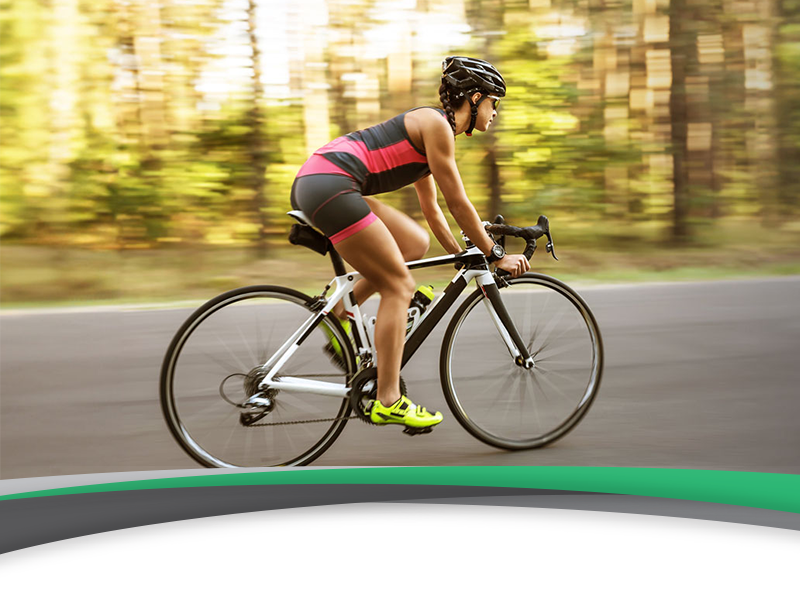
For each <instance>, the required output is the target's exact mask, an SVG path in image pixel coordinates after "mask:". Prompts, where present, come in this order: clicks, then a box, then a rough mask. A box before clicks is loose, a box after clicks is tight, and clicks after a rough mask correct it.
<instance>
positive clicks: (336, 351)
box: [321, 317, 352, 371]
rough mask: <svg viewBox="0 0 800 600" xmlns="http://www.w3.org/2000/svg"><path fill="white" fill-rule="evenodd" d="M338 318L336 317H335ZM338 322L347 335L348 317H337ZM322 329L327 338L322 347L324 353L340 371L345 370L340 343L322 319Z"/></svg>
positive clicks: (348, 328)
mask: <svg viewBox="0 0 800 600" xmlns="http://www.w3.org/2000/svg"><path fill="white" fill-rule="evenodd" d="M337 318H338V317H337ZM339 323H341V325H342V328H343V329H344V332H345V333H346V334H347V335H348V336H349V335H350V330H351V328H352V326H351V325H350V320H349V319H339ZM321 327H322V331H323V332H324V333H325V335H326V336H327V338H328V343H327V344H326V345H325V347H324V348H323V351H324V352H325V354H327V355H328V358H329V359H330V361H331V362H332V363H333V364H334V366H336V367H338V368H339V369H341V370H342V371H344V370H345V364H344V354H343V353H342V345H341V344H340V343H339V340H337V339H336V336H335V335H334V334H333V331H331V328H330V327H328V325H327V324H326V323H325V322H324V321H323V322H322V324H321Z"/></svg>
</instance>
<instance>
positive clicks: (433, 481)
mask: <svg viewBox="0 0 800 600" xmlns="http://www.w3.org/2000/svg"><path fill="white" fill-rule="evenodd" d="M312 483H313V484H372V485H376V484H388V485H453V486H474V487H507V488H528V489H546V490H564V491H581V492H601V493H608V494H627V495H632V496H652V497H656V498H675V499H681V500H696V501H700V502H714V503H719V504H732V505H737V506H749V507H753V508H766V509H771V510H780V511H786V512H794V513H800V475H788V474H780V473H749V472H739V471H699V470H687V469H640V468H636V469H630V468H616V467H389V468H360V469H351V468H343V469H320V470H316V469H298V470H292V471H265V472H258V473H225V474H218V475H198V476H192V477H175V478H167V479H148V480H140V481H121V482H116V483H104V484H98V485H86V486H78V487H69V488H60V489H53V490H42V491H37V492H27V493H22V494H9V495H6V496H0V500H11V499H19V498H36V497H42V496H59V495H66V494H93V493H98V492H118V491H128V490H149V489H165V488H195V487H196V488H203V487H212V486H238V485H297V484H312Z"/></svg>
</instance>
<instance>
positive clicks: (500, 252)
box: [486, 244, 506, 263]
mask: <svg viewBox="0 0 800 600" xmlns="http://www.w3.org/2000/svg"><path fill="white" fill-rule="evenodd" d="M505 255H506V249H505V248H503V247H502V246H501V245H500V244H495V245H494V246H492V250H491V252H489V256H487V257H486V259H487V260H488V261H489V262H490V263H493V262H495V261H497V260H500V259H501V258H503V257H504V256H505Z"/></svg>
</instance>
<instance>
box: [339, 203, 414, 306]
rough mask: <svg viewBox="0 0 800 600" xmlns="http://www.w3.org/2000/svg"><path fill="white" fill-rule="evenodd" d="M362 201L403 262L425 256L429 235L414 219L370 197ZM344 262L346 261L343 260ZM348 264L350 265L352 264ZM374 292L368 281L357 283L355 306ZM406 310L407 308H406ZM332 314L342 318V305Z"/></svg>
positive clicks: (354, 290)
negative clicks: (392, 241)
mask: <svg viewBox="0 0 800 600" xmlns="http://www.w3.org/2000/svg"><path fill="white" fill-rule="evenodd" d="M364 200H366V201H367V204H368V205H369V207H370V209H371V210H372V212H373V213H375V215H376V216H377V217H378V218H379V219H380V220H381V221H383V224H384V225H386V228H387V229H388V230H389V233H391V234H392V237H393V238H394V240H395V242H396V243H397V246H398V248H399V249H400V253H401V255H402V256H403V261H404V262H408V261H410V260H419V259H420V258H422V257H423V256H425V253H426V252H427V251H428V248H430V235H428V232H427V231H425V230H424V229H423V228H422V227H420V226H419V224H417V222H416V221H414V219H412V218H411V217H409V216H408V215H407V214H405V213H404V212H401V211H399V210H397V209H395V208H392V207H391V206H387V205H386V204H384V203H383V202H379V201H378V200H375V198H371V197H370V196H364ZM337 249H338V246H337ZM345 260H347V259H346V258H345ZM347 262H350V261H347ZM350 264H351V265H352V264H353V263H350ZM353 267H355V265H353ZM355 268H356V270H357V271H360V269H358V267H355ZM376 291H377V290H376V289H375V287H373V285H372V284H371V283H370V281H369V280H368V279H362V280H360V281H357V282H356V284H355V286H353V293H354V294H355V297H356V303H357V304H361V303H362V302H364V301H365V300H366V299H367V298H369V297H370V296H372V294H374V293H375V292H376ZM406 308H408V307H407V306H406ZM333 313H334V314H335V315H336V316H337V317H339V318H344V316H345V314H344V304H342V303H341V302H340V303H339V304H337V305H336V308H335V309H334V310H333Z"/></svg>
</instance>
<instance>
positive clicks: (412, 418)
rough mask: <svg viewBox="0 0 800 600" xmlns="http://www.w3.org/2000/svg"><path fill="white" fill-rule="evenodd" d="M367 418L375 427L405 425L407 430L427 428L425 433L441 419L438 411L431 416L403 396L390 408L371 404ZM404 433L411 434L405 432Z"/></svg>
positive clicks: (374, 403)
mask: <svg viewBox="0 0 800 600" xmlns="http://www.w3.org/2000/svg"><path fill="white" fill-rule="evenodd" d="M369 418H370V420H371V421H372V422H373V423H374V424H375V425H405V426H406V428H407V429H408V428H411V429H412V430H420V429H426V428H427V431H430V428H431V427H433V426H434V425H438V424H439V423H441V422H442V418H443V417H442V413H440V412H439V411H436V413H435V414H433V413H431V412H430V411H429V410H428V409H427V408H424V407H422V406H417V405H416V404H414V403H413V402H411V400H409V399H408V398H406V397H405V396H400V399H399V400H398V401H397V402H395V403H394V404H392V405H391V406H384V405H383V404H382V403H380V402H378V401H377V400H376V401H375V402H373V403H372V409H371V410H370V414H369ZM427 431H425V433H427ZM406 433H413V432H410V431H406Z"/></svg>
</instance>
